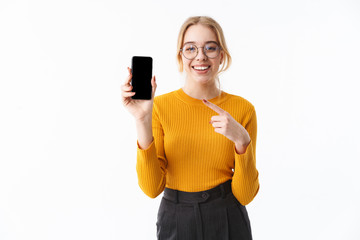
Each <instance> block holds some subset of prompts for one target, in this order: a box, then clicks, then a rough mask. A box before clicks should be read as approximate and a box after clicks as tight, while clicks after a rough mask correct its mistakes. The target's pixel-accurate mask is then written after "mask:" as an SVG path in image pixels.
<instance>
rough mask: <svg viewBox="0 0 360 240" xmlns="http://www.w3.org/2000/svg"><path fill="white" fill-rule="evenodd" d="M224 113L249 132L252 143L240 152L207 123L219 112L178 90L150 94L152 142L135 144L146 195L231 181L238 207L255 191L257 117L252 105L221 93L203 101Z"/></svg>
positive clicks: (139, 173)
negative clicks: (152, 95)
mask: <svg viewBox="0 0 360 240" xmlns="http://www.w3.org/2000/svg"><path fill="white" fill-rule="evenodd" d="M208 101H210V102H212V103H214V104H216V105H218V106H219V107H220V108H222V109H224V110H225V111H227V112H228V113H229V114H230V115H231V116H232V117H233V118H234V119H235V120H236V121H238V122H239V123H240V124H241V125H242V126H243V127H244V128H245V129H246V130H247V131H248V133H249V135H250V138H251V141H250V144H249V145H248V146H247V148H246V151H245V152H244V153H243V154H238V153H237V152H236V151H235V144H234V142H232V141H231V140H229V139H228V138H226V137H225V136H224V135H222V134H220V133H216V132H215V131H214V127H213V126H212V125H211V124H210V123H209V121H210V118H211V116H214V115H218V114H217V113H216V112H214V111H213V110H212V109H210V108H209V107H207V106H206V105H205V104H204V103H203V102H202V101H201V100H199V99H195V98H192V97H190V96H189V95H187V94H186V93H185V92H184V91H183V90H182V88H180V89H178V90H176V91H173V92H170V93H167V94H163V95H160V96H156V97H155V98H154V106H153V115H152V130H153V137H154V141H153V142H152V143H151V144H150V146H149V147H148V148H147V149H141V148H140V146H139V143H138V142H137V164H136V170H137V174H138V181H139V186H140V188H141V189H142V191H143V192H144V193H145V194H146V195H148V196H149V197H151V198H155V197H157V196H158V195H159V194H160V193H161V192H162V191H163V190H164V188H165V187H167V188H171V189H177V190H180V191H186V192H198V191H204V190H208V189H211V188H213V187H215V186H217V185H219V184H221V183H223V182H226V181H227V180H230V179H232V191H233V193H234V195H235V197H236V198H237V199H238V200H239V202H240V203H241V204H242V205H247V204H249V203H250V202H251V201H252V200H253V199H254V197H255V196H256V194H257V192H258V191H259V179H258V171H257V169H256V153H255V152H256V151H255V150H256V135H257V120H256V113H255V108H254V106H253V105H252V104H251V103H250V102H249V101H247V100H246V99H244V98H242V97H240V96H236V95H232V94H229V93H226V92H224V91H223V92H222V93H221V95H220V96H219V97H216V98H213V99H210V100H209V99H208Z"/></svg>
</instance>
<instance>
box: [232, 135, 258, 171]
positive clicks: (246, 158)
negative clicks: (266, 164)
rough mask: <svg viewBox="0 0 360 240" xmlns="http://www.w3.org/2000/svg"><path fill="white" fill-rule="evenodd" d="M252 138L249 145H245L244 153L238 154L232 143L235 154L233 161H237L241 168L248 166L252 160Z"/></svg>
mask: <svg viewBox="0 0 360 240" xmlns="http://www.w3.org/2000/svg"><path fill="white" fill-rule="evenodd" d="M252 142H253V141H252V140H250V143H249V145H248V146H247V147H246V150H245V152H244V153H241V154H238V153H237V152H236V149H235V145H234V154H235V161H237V162H238V164H239V165H240V167H241V168H242V169H247V167H249V164H252V163H253V161H254V155H253V154H254V150H253V144H252Z"/></svg>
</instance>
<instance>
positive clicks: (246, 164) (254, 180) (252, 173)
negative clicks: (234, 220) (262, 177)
mask: <svg viewBox="0 0 360 240" xmlns="http://www.w3.org/2000/svg"><path fill="white" fill-rule="evenodd" d="M249 116H250V117H249V119H248V120H247V123H245V126H244V127H245V129H246V130H247V132H248V133H249V135H250V139H251V140H250V143H249V145H248V146H247V148H246V151H245V152H244V153H242V154H238V153H237V152H236V150H235V146H234V154H235V169H234V175H233V179H232V191H233V193H234V196H235V197H236V198H237V199H238V200H239V202H240V203H241V204H242V205H247V204H249V203H250V202H251V201H252V200H253V199H254V198H255V196H256V194H257V193H258V191H259V187H260V185H259V173H258V171H257V169H256V137H257V119H256V112H255V109H253V110H252V114H250V115H249Z"/></svg>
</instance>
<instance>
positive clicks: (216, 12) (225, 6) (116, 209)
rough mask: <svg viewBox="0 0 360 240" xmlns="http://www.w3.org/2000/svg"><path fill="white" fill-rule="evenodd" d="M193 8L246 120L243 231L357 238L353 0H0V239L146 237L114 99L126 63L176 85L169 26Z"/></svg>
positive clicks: (150, 229)
mask: <svg viewBox="0 0 360 240" xmlns="http://www.w3.org/2000/svg"><path fill="white" fill-rule="evenodd" d="M192 15H208V16H211V17H213V18H214V19H216V20H217V21H218V22H219V23H220V24H221V26H222V27H223V30H224V33H225V37H226V40H227V42H228V47H229V49H230V52H231V54H232V57H233V64H232V66H231V67H230V69H229V70H228V71H227V72H225V73H224V74H223V75H221V76H220V81H221V84H222V89H223V90H224V91H226V92H229V93H232V94H236V95H240V96H242V97H244V98H246V99H248V100H249V101H250V102H251V103H253V105H254V106H255V108H256V111H257V117H258V142H257V167H258V170H259V173H260V176H259V177H260V192H259V194H258V195H257V197H256V198H255V199H254V200H253V202H251V203H250V204H249V205H248V206H247V209H248V212H249V215H250V220H251V223H252V229H253V237H254V239H256V240H260V239H276V240H288V239H292V240H297V239H299V240H300V239H301V240H303V239H328V240H330V239H347V240H348V239H349V240H352V239H353V240H355V239H360V230H359V228H358V227H359V222H360V207H359V202H360V188H359V183H360V175H359V170H360V169H359V161H360V153H359V149H360V146H359V145H360V144H359V134H360V131H359V130H360V128H359V126H358V123H359V122H360V117H359V102H360V98H359V95H358V93H359V85H358V83H359V82H360V73H359V66H360V57H359V56H360V44H359V43H360V3H359V1H355V0H353V1H351V0H346V1H344V0H324V1H316V0H302V1H286V0H283V1H280V0H276V1H266V0H258V1H193V0H191V1H181V2H178V1H165V0H163V1H126V2H125V1H116V0H93V1H85V0H71V1H70V0H64V1H45V0H44V1H39V0H33V1H25V0H22V1H16V0H5V1H4V0H2V1H1V2H0V80H1V81H0V114H1V118H0V239H2V240H13V239H14V240H15V239H16V240H18V239H26V240H28V239H36V240H43V239H51V240H56V239H59V240H60V239H61V240H63V239H69V240H72V239H74V240H75V239H76V240H78V239H87V240H93V239H106V240H112V239H153V240H154V239H156V230H155V228H156V226H155V222H156V214H157V210H158V205H159V202H160V199H161V196H162V195H160V196H159V197H158V198H156V199H150V198H148V197H147V196H146V195H145V194H143V193H142V192H141V190H140V188H139V187H138V185H137V176H136V170H135V164H136V129H135V123H134V121H133V118H132V116H131V115H130V114H129V113H128V112H127V111H126V109H125V108H124V107H123V106H122V103H121V95H120V86H121V84H122V83H123V82H124V80H125V78H126V77H127V74H128V73H127V69H126V67H127V66H130V62H131V56H133V55H145V56H152V57H153V58H154V74H155V75H156V77H157V83H158V88H157V93H156V94H157V95H160V94H163V93H167V92H170V91H173V90H177V89H179V88H180V87H182V85H183V83H184V81H183V76H182V75H181V74H179V73H178V71H177V65H176V61H175V55H176V40H177V34H178V31H179V28H180V26H181V24H182V23H183V22H184V21H185V19H186V18H187V17H189V16H192Z"/></svg>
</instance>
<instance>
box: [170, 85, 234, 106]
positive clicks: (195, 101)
mask: <svg viewBox="0 0 360 240" xmlns="http://www.w3.org/2000/svg"><path fill="white" fill-rule="evenodd" d="M175 94H176V96H177V97H178V98H179V99H180V100H182V101H183V102H185V103H188V104H192V105H205V104H204V103H203V101H202V100H201V99H197V98H193V97H191V96H189V95H187V94H186V93H185V92H184V90H183V89H182V88H180V89H178V90H176V91H175ZM228 98H229V94H228V93H226V92H224V91H221V94H220V96H217V97H214V98H212V99H207V100H208V101H209V102H212V103H214V104H216V105H219V104H221V103H222V102H224V101H226V100H227V99H228Z"/></svg>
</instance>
